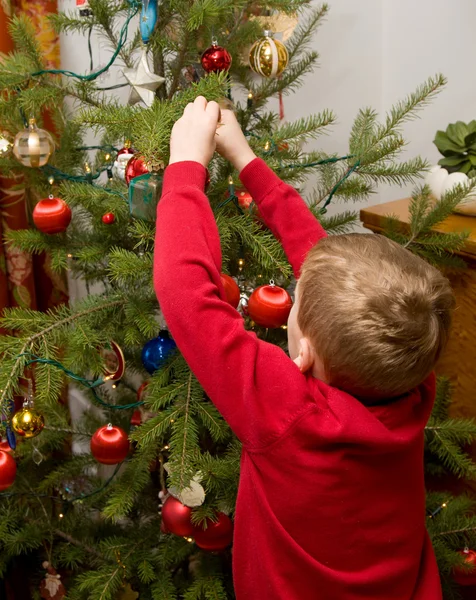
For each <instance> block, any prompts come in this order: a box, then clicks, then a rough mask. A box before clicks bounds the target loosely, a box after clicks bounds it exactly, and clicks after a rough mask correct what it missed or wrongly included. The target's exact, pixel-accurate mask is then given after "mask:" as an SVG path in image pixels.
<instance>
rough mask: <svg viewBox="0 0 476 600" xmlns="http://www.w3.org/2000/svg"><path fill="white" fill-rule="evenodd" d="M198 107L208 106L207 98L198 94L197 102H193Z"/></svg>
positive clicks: (204, 107)
mask: <svg viewBox="0 0 476 600" xmlns="http://www.w3.org/2000/svg"><path fill="white" fill-rule="evenodd" d="M193 104H194V105H195V106H196V107H198V108H200V109H202V110H205V109H206V108H207V99H206V98H204V97H203V96H197V97H196V98H195V102H194V103H193Z"/></svg>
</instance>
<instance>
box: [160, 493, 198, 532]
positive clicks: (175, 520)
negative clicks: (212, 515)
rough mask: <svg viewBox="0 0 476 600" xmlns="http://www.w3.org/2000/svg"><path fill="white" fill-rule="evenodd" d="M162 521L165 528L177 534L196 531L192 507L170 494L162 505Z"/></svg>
mask: <svg viewBox="0 0 476 600" xmlns="http://www.w3.org/2000/svg"><path fill="white" fill-rule="evenodd" d="M162 523H163V524H164V528H165V529H166V530H167V531H169V532H170V533H175V535H181V536H182V537H183V536H189V535H192V536H193V534H194V533H195V530H196V528H195V526H194V525H193V524H192V509H191V508H190V507H189V506H185V505H184V504H182V503H181V502H180V500H177V498H174V497H173V496H169V497H168V498H167V500H166V501H165V502H164V504H163V506H162Z"/></svg>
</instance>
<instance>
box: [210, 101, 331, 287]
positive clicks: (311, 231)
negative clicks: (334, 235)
mask: <svg viewBox="0 0 476 600" xmlns="http://www.w3.org/2000/svg"><path fill="white" fill-rule="evenodd" d="M221 123H222V125H221V126H220V127H219V129H218V133H217V150H218V152H220V154H222V155H223V156H224V157H225V158H226V159H228V160H229V161H230V162H231V163H232V164H233V165H234V166H235V168H236V169H237V170H238V171H239V172H240V179H241V181H242V182H243V185H244V186H245V187H246V189H247V190H248V191H249V192H250V194H251V196H252V197H253V200H254V201H255V202H256V204H257V205H258V206H259V211H260V214H261V216H262V218H263V221H264V222H265V224H266V225H267V226H268V227H269V228H270V229H271V231H272V232H273V234H274V235H275V236H276V237H277V238H278V240H279V241H280V242H281V244H282V245H283V248H284V251H285V252H286V256H287V257H288V260H289V262H290V264H291V266H292V268H293V271H294V275H295V276H296V277H299V273H300V270H301V266H302V263H303V261H304V258H305V257H306V254H307V253H308V252H309V250H310V249H311V248H312V247H313V246H314V245H315V244H316V243H317V242H318V241H319V240H320V239H321V238H323V237H325V236H326V235H327V234H326V232H325V230H324V229H323V228H322V227H321V225H320V223H319V221H318V220H317V219H316V217H315V216H314V215H313V214H312V212H311V211H310V210H309V208H308V206H307V205H306V203H305V202H304V200H303V199H302V198H301V196H300V195H299V194H298V193H297V192H296V190H295V189H294V188H293V187H291V186H290V185H287V184H286V183H284V182H283V181H281V179H279V177H278V176H277V175H276V174H275V173H274V172H273V171H272V170H271V169H270V168H269V167H268V165H267V164H266V163H265V162H264V161H263V160H261V159H259V158H256V156H255V155H254V153H253V152H252V150H251V149H250V147H249V146H248V142H247V141H246V138H245V136H244V135H243V132H242V130H241V127H240V125H239V123H238V121H237V120H236V118H235V115H234V114H233V113H232V112H231V111H229V110H224V111H222V113H221Z"/></svg>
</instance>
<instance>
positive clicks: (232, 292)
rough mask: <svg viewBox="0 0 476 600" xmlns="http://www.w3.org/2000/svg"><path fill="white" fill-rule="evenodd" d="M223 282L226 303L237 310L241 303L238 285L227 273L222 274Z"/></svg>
mask: <svg viewBox="0 0 476 600" xmlns="http://www.w3.org/2000/svg"><path fill="white" fill-rule="evenodd" d="M220 277H221V281H222V283H223V287H224V288H225V295H226V301H227V302H228V304H231V306H233V308H237V307H238V304H239V302H240V288H239V287H238V284H237V283H236V281H235V280H234V279H233V277H230V276H229V275H227V274H226V273H222V274H221V276H220Z"/></svg>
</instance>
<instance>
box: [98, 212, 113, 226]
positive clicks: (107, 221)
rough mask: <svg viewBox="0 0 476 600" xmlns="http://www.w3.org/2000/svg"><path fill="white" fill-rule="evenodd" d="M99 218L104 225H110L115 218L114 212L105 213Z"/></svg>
mask: <svg viewBox="0 0 476 600" xmlns="http://www.w3.org/2000/svg"><path fill="white" fill-rule="evenodd" d="M101 219H102V222H103V223H105V224H106V225H112V224H113V223H114V221H115V220H116V217H115V216H114V213H106V214H105V215H103V216H102V217H101Z"/></svg>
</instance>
